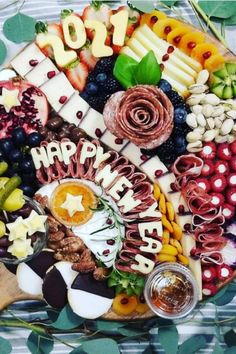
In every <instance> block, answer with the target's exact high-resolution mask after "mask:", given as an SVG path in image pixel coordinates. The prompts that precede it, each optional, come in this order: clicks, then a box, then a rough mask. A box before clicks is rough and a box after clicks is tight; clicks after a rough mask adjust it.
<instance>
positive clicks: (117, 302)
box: [112, 293, 138, 316]
mask: <svg viewBox="0 0 236 354" xmlns="http://www.w3.org/2000/svg"><path fill="white" fill-rule="evenodd" d="M137 305H138V300H137V297H136V296H128V295H126V294H123V293H122V294H119V295H116V297H115V298H114V300H113V304H112V309H113V311H114V312H115V313H117V314H118V315H125V316H126V315H130V314H131V313H132V312H134V311H135V309H136V307H137Z"/></svg>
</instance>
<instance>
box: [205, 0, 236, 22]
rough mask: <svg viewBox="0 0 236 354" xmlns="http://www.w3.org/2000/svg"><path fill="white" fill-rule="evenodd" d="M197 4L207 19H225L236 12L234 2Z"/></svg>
mask: <svg viewBox="0 0 236 354" xmlns="http://www.w3.org/2000/svg"><path fill="white" fill-rule="evenodd" d="M198 4H199V6H200V7H201V9H202V10H203V11H204V12H205V13H206V14H207V15H208V16H209V17H218V18H221V19H222V18H225V19H226V18H229V17H231V16H232V15H233V14H234V13H235V12H236V2H235V1H233V0H231V1H226V2H223V1H216V0H215V1H206V0H200V1H199V2H198Z"/></svg>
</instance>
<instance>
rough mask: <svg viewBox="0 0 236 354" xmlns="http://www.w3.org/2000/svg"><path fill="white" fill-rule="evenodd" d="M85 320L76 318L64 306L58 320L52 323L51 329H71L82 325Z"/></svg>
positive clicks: (69, 309) (68, 308) (68, 307)
mask: <svg viewBox="0 0 236 354" xmlns="http://www.w3.org/2000/svg"><path fill="white" fill-rule="evenodd" d="M84 321H85V319H84V318H81V317H79V316H77V315H76V314H75V313H74V312H73V311H72V310H71V308H70V306H69V305H66V306H65V307H64V308H63V309H62V310H61V312H60V314H59V316H58V318H57V319H56V321H55V322H53V323H52V327H54V328H57V329H66V330H68V329H73V328H76V327H78V326H80V325H81V324H82V323H84Z"/></svg>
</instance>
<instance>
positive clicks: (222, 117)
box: [216, 113, 226, 122]
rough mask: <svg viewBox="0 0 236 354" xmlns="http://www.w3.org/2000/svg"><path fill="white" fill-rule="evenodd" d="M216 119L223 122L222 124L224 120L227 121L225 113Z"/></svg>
mask: <svg viewBox="0 0 236 354" xmlns="http://www.w3.org/2000/svg"><path fill="white" fill-rule="evenodd" d="M216 118H218V119H219V120H221V122H223V120H225V118H226V115H225V113H223V114H221V115H220V116H218V117H216Z"/></svg>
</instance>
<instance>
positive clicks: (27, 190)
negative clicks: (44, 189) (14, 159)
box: [20, 184, 35, 197]
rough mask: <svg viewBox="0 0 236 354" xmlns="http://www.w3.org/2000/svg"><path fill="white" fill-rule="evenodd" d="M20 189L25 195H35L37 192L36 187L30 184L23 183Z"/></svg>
mask: <svg viewBox="0 0 236 354" xmlns="http://www.w3.org/2000/svg"><path fill="white" fill-rule="evenodd" d="M20 189H21V190H22V191H23V193H24V195H27V196H28V197H33V195H34V193H35V189H34V187H33V186H30V185H28V184H21V186H20Z"/></svg>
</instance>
